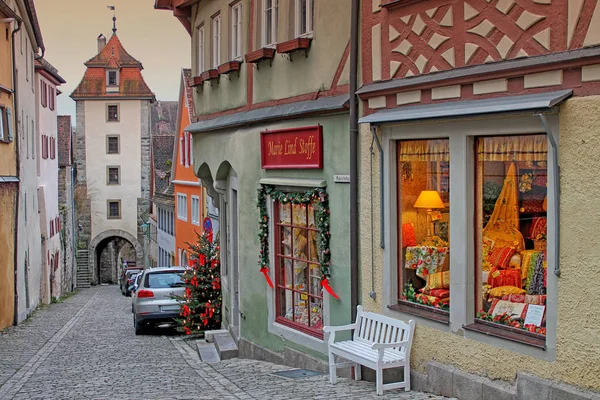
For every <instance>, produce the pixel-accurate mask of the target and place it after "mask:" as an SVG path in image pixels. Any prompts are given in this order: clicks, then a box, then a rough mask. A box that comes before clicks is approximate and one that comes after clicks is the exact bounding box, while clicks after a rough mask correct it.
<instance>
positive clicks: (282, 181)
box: [258, 178, 327, 187]
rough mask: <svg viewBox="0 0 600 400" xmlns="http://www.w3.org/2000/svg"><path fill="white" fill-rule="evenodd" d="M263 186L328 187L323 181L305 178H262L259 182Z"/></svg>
mask: <svg viewBox="0 0 600 400" xmlns="http://www.w3.org/2000/svg"><path fill="white" fill-rule="evenodd" d="M258 183H260V184H261V185H271V186H291V187H294V186H300V187H326V186H327V181H324V180H322V179H303V178H262V179H260V181H259V182H258Z"/></svg>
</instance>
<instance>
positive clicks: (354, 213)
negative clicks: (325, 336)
mask: <svg viewBox="0 0 600 400" xmlns="http://www.w3.org/2000/svg"><path fill="white" fill-rule="evenodd" d="M350 10H351V11H350V12H351V21H350V89H349V90H350V104H349V106H350V313H351V319H352V321H354V320H355V319H356V307H357V305H358V278H359V277H358V102H357V98H356V91H357V89H358V39H359V26H358V20H359V19H358V13H359V0H352V6H351V9H350Z"/></svg>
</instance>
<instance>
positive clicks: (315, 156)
mask: <svg viewBox="0 0 600 400" xmlns="http://www.w3.org/2000/svg"><path fill="white" fill-rule="evenodd" d="M260 164H261V167H262V168H264V169H285V168H289V169H293V168H298V169H300V168H316V169H320V168H323V127H322V126H321V125H317V126H303V127H300V128H290V129H280V130H275V131H263V132H261V133H260Z"/></svg>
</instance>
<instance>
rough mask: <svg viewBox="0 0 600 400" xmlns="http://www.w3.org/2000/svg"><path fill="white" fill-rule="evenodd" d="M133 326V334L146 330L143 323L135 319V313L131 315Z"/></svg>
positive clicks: (141, 333)
mask: <svg viewBox="0 0 600 400" xmlns="http://www.w3.org/2000/svg"><path fill="white" fill-rule="evenodd" d="M133 326H134V327H135V334H136V335H143V334H144V332H145V331H146V329H145V327H144V325H142V324H141V323H139V322H138V321H137V320H136V318H135V315H134V316H133Z"/></svg>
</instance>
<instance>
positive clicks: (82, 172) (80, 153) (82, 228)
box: [73, 101, 93, 276]
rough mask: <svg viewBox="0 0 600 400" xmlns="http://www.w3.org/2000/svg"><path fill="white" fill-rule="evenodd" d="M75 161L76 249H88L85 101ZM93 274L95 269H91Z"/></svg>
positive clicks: (80, 110)
mask: <svg viewBox="0 0 600 400" xmlns="http://www.w3.org/2000/svg"><path fill="white" fill-rule="evenodd" d="M73 146H74V148H73V159H74V160H73V161H74V163H75V170H76V180H75V182H73V184H74V185H75V188H74V195H73V203H74V206H75V227H74V229H76V230H77V232H78V235H77V236H78V240H77V243H76V244H75V248H76V249H87V246H88V244H89V242H90V240H91V235H92V216H91V205H90V198H89V194H88V191H87V182H86V165H85V163H86V156H85V102H83V101H78V102H77V128H76V129H75V130H74V131H73ZM90 272H91V273H92V274H91V275H90V276H93V271H90Z"/></svg>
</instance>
